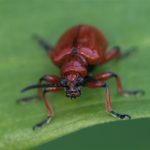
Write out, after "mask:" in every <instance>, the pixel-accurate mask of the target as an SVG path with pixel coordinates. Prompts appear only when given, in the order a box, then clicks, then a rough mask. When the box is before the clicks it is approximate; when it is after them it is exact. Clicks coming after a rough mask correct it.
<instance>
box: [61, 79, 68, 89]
mask: <svg viewBox="0 0 150 150" xmlns="http://www.w3.org/2000/svg"><path fill="white" fill-rule="evenodd" d="M60 84H61V86H63V87H65V86H67V80H66V79H62V80H61V81H60Z"/></svg>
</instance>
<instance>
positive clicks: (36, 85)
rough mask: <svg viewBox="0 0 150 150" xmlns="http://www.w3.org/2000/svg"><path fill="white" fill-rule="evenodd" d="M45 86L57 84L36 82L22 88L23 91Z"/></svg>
mask: <svg viewBox="0 0 150 150" xmlns="http://www.w3.org/2000/svg"><path fill="white" fill-rule="evenodd" d="M43 87H56V84H42V85H40V84H34V85H29V86H27V87H25V88H24V89H22V90H21V92H26V91H28V90H31V89H35V88H43Z"/></svg>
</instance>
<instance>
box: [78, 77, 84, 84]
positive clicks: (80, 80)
mask: <svg viewBox="0 0 150 150" xmlns="http://www.w3.org/2000/svg"><path fill="white" fill-rule="evenodd" d="M83 83H84V78H82V77H79V78H78V80H77V85H82V84H83Z"/></svg>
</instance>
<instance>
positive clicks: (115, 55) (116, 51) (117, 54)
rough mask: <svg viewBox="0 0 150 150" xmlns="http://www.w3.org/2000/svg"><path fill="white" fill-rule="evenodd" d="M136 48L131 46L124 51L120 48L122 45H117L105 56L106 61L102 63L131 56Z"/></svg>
mask: <svg viewBox="0 0 150 150" xmlns="http://www.w3.org/2000/svg"><path fill="white" fill-rule="evenodd" d="M135 50H136V49H135V48H130V49H128V50H127V51H126V52H124V53H122V52H121V50H120V47H118V46H116V47H114V48H112V50H111V51H110V52H108V53H107V54H106V56H105V61H104V62H102V64H104V63H107V62H109V61H111V60H113V59H117V60H120V59H124V58H127V57H128V56H130V55H131V54H132V53H133V52H134V51H135Z"/></svg>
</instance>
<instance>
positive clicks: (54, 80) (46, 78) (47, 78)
mask: <svg viewBox="0 0 150 150" xmlns="http://www.w3.org/2000/svg"><path fill="white" fill-rule="evenodd" d="M43 81H45V82H49V83H58V82H59V81H60V79H59V78H58V77H57V76H53V75H44V76H43V77H41V78H40V79H39V82H38V84H39V85H41V84H42V82H43ZM42 95H43V94H42V88H39V89H38V96H39V97H42Z"/></svg>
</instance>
